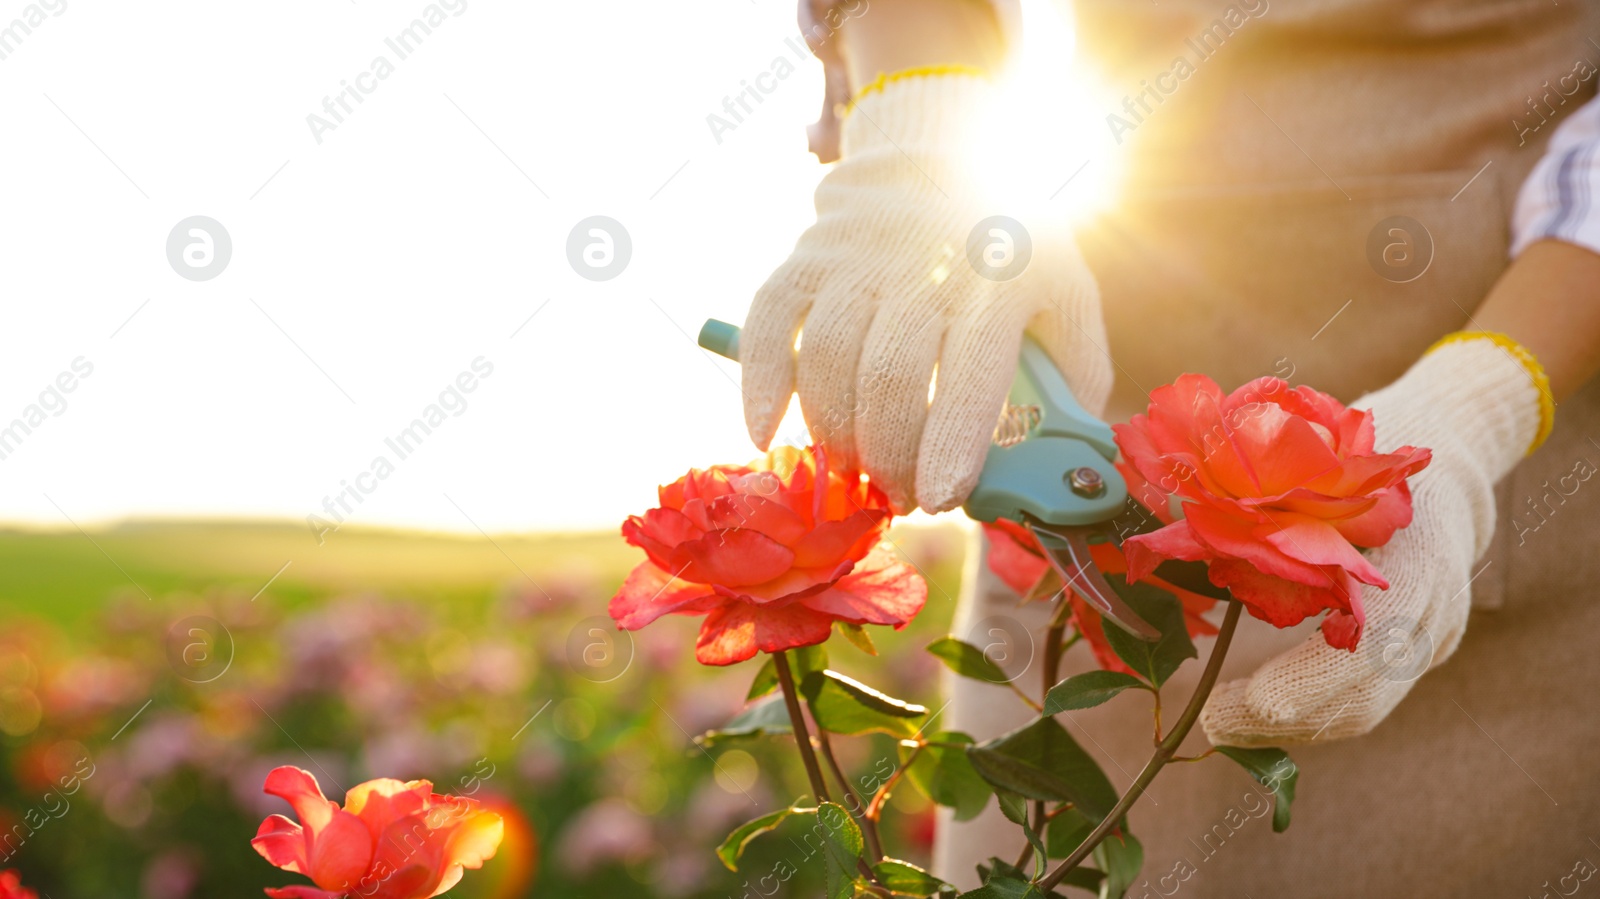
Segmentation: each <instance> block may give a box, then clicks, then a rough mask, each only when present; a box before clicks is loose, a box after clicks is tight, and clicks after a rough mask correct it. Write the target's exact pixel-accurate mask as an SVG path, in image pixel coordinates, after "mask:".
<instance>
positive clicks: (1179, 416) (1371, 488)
mask: <svg viewBox="0 0 1600 899" xmlns="http://www.w3.org/2000/svg"><path fill="white" fill-rule="evenodd" d="M1114 430H1115V432H1116V436H1117V444H1118V446H1120V447H1121V449H1122V453H1123V456H1124V458H1125V461H1124V462H1123V463H1121V464H1120V465H1119V466H1118V468H1119V470H1121V471H1122V473H1123V476H1124V477H1125V478H1126V479H1127V481H1128V486H1129V492H1130V493H1131V494H1132V495H1133V496H1134V497H1135V498H1137V499H1138V500H1139V501H1140V502H1141V503H1143V504H1144V505H1145V506H1146V507H1147V508H1149V509H1150V511H1151V512H1153V513H1154V514H1155V515H1157V516H1158V517H1160V518H1161V520H1162V521H1164V522H1167V524H1166V526H1165V527H1163V528H1161V529H1160V530H1157V531H1154V532H1153V533H1149V534H1140V535H1136V536H1133V537H1129V538H1128V539H1127V541H1126V542H1125V543H1124V551H1125V552H1126V554H1127V563H1128V579H1129V580H1130V581H1138V580H1141V579H1146V578H1148V577H1149V576H1150V574H1151V572H1152V571H1154V570H1155V567H1156V566H1157V565H1158V564H1159V563H1160V562H1161V561H1163V560H1165V559H1183V560H1187V561H1203V562H1207V563H1209V567H1208V577H1209V578H1210V580H1211V583H1213V584H1215V585H1217V586H1219V587H1224V588H1227V589H1228V590H1230V591H1231V592H1232V594H1233V596H1234V598H1235V599H1237V600H1238V601H1239V602H1241V603H1243V604H1244V606H1245V608H1246V609H1248V610H1249V612H1250V614H1251V615H1253V616H1255V617H1256V618H1259V619H1261V620H1263V621H1266V622H1269V623H1271V624H1272V625H1274V626H1276V627H1289V626H1292V625H1295V624H1298V623H1300V622H1301V621H1303V620H1304V619H1306V618H1307V617H1309V616H1312V615H1316V614H1318V613H1320V612H1324V611H1326V612H1328V613H1329V614H1328V617H1327V618H1325V619H1323V622H1322V633H1323V638H1324V639H1325V640H1327V642H1328V644H1329V645H1330V646H1334V647H1337V648H1341V649H1348V650H1351V651H1354V650H1355V647H1356V643H1357V642H1358V641H1359V640H1360V638H1361V629H1362V626H1363V624H1364V623H1365V620H1366V616H1365V612H1364V611H1363V609H1362V606H1361V586H1360V585H1361V584H1371V585H1373V586H1376V587H1379V588H1382V589H1387V588H1388V586H1389V582H1388V581H1387V580H1386V579H1385V578H1384V576H1383V574H1382V573H1380V572H1379V571H1378V570H1377V569H1376V568H1375V567H1373V565H1372V564H1371V563H1370V562H1369V561H1367V559H1366V557H1364V556H1363V555H1362V554H1361V552H1360V551H1359V550H1358V549H1357V547H1373V546H1382V545H1383V544H1384V543H1387V542H1388V541H1389V538H1390V537H1391V536H1393V535H1394V532H1395V531H1396V530H1398V529H1400V528H1403V527H1405V526H1406V525H1408V524H1410V522H1411V491H1410V489H1409V488H1408V487H1407V485H1406V478H1407V477H1409V476H1410V475H1413V474H1416V473H1417V472H1418V471H1421V470H1422V469H1423V468H1424V467H1426V466H1427V464H1428V462H1429V459H1430V454H1429V451H1428V450H1427V449H1419V448H1416V447H1411V446H1403V447H1400V448H1399V449H1398V450H1396V451H1395V452H1392V453H1375V452H1373V430H1372V413H1371V412H1368V411H1365V410H1360V409H1347V408H1345V407H1344V406H1343V405H1342V404H1340V403H1339V401H1338V400H1335V399H1334V398H1333V397H1331V396H1328V395H1327V394H1324V393H1319V392H1317V391H1315V390H1313V389H1311V388H1310V387H1306V386H1300V387H1290V386H1289V385H1288V384H1287V383H1286V382H1284V381H1281V380H1279V379H1277V378H1270V377H1269V378H1260V379H1257V380H1255V381H1252V382H1250V383H1248V384H1246V385H1244V386H1243V387H1240V388H1239V389H1238V390H1235V391H1233V392H1232V393H1230V394H1226V395H1225V394H1223V392H1222V389H1221V388H1220V387H1218V386H1217V384H1216V382H1214V381H1212V380H1211V379H1210V378H1207V377H1205V376H1204V375H1194V374H1187V375H1183V376H1182V377H1180V378H1178V380H1177V381H1175V382H1174V383H1172V384H1170V385H1168V386H1164V387H1159V388H1157V389H1156V390H1155V391H1153V392H1152V393H1151V394H1150V408H1149V412H1148V414H1144V415H1136V416H1134V417H1133V419H1132V420H1130V421H1129V422H1128V423H1126V424H1121V425H1116V426H1115V427H1114ZM1174 497H1175V498H1176V500H1177V501H1178V503H1179V504H1180V505H1179V506H1178V508H1177V509H1176V510H1175V509H1174V508H1173V502H1172V498H1174ZM1179 512H1181V515H1180V514H1178V513H1179Z"/></svg>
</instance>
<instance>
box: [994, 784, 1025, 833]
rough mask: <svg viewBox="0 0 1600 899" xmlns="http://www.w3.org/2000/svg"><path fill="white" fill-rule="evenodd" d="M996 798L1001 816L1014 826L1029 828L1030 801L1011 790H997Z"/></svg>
mask: <svg viewBox="0 0 1600 899" xmlns="http://www.w3.org/2000/svg"><path fill="white" fill-rule="evenodd" d="M994 798H995V800H996V801H998V802H999V803H1000V814H1002V815H1005V816H1006V820H1007V821H1010V822H1011V823H1012V824H1020V825H1021V826H1023V827H1027V826H1028V800H1027V799H1026V798H1024V797H1022V796H1019V795H1017V794H1016V793H1013V792H1011V791H1010V790H996V791H995V793H994Z"/></svg>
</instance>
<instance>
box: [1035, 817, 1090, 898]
mask: <svg viewBox="0 0 1600 899" xmlns="http://www.w3.org/2000/svg"><path fill="white" fill-rule="evenodd" d="M1094 825H1095V822H1094V821H1091V820H1089V818H1088V817H1087V816H1086V815H1084V813H1083V812H1080V811H1078V810H1077V809H1075V808H1069V809H1067V810H1066V811H1064V812H1061V813H1060V814H1057V815H1056V816H1055V817H1054V818H1051V819H1050V823H1049V824H1048V825H1047V826H1046V827H1045V845H1046V846H1047V847H1049V849H1050V857H1051V858H1066V857H1067V856H1069V855H1071V854H1072V850H1074V849H1077V848H1078V847H1079V846H1080V845H1082V844H1083V841H1084V838H1085V837H1087V836H1089V832H1090V831H1092V830H1094ZM1094 889H1096V890H1098V889H1099V887H1098V886H1096V887H1094Z"/></svg>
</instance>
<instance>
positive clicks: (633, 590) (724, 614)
mask: <svg viewBox="0 0 1600 899" xmlns="http://www.w3.org/2000/svg"><path fill="white" fill-rule="evenodd" d="M659 496H660V503H661V505H660V506H659V507H657V508H654V509H651V510H649V511H648V512H646V513H645V514H644V515H635V516H632V517H630V518H629V519H628V520H627V522H626V523H624V524H623V526H622V534H623V536H624V537H625V538H626V539H627V541H628V542H629V543H631V544H633V545H634V546H637V547H639V548H640V549H642V550H644V551H645V554H646V555H647V556H648V557H649V558H648V559H647V560H646V561H645V562H642V563H640V564H639V566H638V567H637V568H635V569H634V570H633V572H632V573H631V574H630V575H629V576H628V579H627V580H626V581H625V582H624V583H623V585H622V587H621V589H620V590H618V591H617V594H616V595H615V596H614V597H612V599H611V604H610V613H611V617H612V618H613V619H615V620H616V622H617V626H618V627H620V628H622V629H624V630H636V629H638V628H641V627H644V626H645V625H647V624H649V623H650V622H652V621H655V620H656V619H657V618H659V617H661V616H662V615H667V614H675V615H704V616H705V622H704V623H703V624H702V625H701V628H700V638H699V642H698V644H697V645H696V647H695V658H697V659H698V660H699V661H700V662H701V663H702V664H706V665H731V664H733V663H735V662H742V661H744V660H746V659H748V658H750V657H752V656H754V655H755V654H756V653H757V652H780V651H782V650H786V649H794V648H797V647H801V646H811V645H814V644H817V643H821V642H823V641H825V640H827V639H828V635H829V633H830V632H831V631H832V628H833V625H834V623H835V622H842V623H845V624H849V625H862V624H881V625H889V626H892V627H894V628H896V629H900V628H903V627H905V626H906V624H907V623H908V622H910V621H911V619H912V618H913V617H915V616H916V614H917V613H918V612H920V611H921V610H922V606H923V603H924V602H925V601H926V600H927V596H928V588H927V584H926V583H924V582H923V580H922V578H921V577H919V576H918V575H917V573H916V572H915V571H914V570H913V569H912V568H911V567H910V566H909V565H906V564H905V563H903V562H901V561H899V560H897V559H896V558H895V557H894V556H893V555H891V554H890V552H889V551H887V550H885V549H882V548H880V547H879V543H880V541H881V540H882V539H883V535H884V532H885V531H886V530H887V529H888V525H889V519H890V511H889V502H888V499H887V498H886V497H885V496H884V494H883V492H882V491H881V490H879V489H877V488H876V487H873V486H872V485H871V484H869V483H867V482H866V481H865V480H864V479H863V478H862V477H861V476H860V474H859V473H857V472H855V471H832V470H830V469H829V467H828V463H827V456H826V454H825V453H823V452H822V451H821V450H820V449H818V450H799V449H795V448H793V447H780V448H778V449H775V450H773V451H772V452H770V453H768V454H767V455H766V457H765V458H763V459H758V460H756V461H755V462H752V463H751V464H749V465H717V466H713V467H711V468H709V469H706V470H704V471H701V470H698V469H697V470H694V471H690V472H689V473H688V474H686V475H684V476H683V477H681V478H679V479H678V480H676V481H674V482H673V483H671V484H669V485H667V486H665V487H662V488H661V490H660V494H659Z"/></svg>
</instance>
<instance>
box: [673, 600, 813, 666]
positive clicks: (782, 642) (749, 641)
mask: <svg viewBox="0 0 1600 899" xmlns="http://www.w3.org/2000/svg"><path fill="white" fill-rule="evenodd" d="M832 631H833V621H832V619H830V618H829V617H828V616H826V615H824V614H822V613H821V612H817V611H813V610H812V609H808V608H806V607H805V606H803V605H800V604H798V603H796V604H793V605H788V606H783V607H775V606H753V605H750V604H749V603H745V602H739V601H737V600H733V601H729V602H726V603H724V604H723V605H721V606H719V607H718V608H716V609H714V610H712V612H711V613H710V614H708V615H706V620H705V623H704V624H702V625H701V626H700V639H699V642H697V643H696V644H695V658H696V659H697V660H698V661H699V662H700V664H702V665H732V664H734V663H735V662H742V661H744V660H745V659H748V658H750V657H751V656H754V655H755V654H756V652H757V651H760V652H778V651H780V650H784V649H795V648H798V647H801V646H814V645H816V644H818V643H821V642H823V641H824V640H827V639H828V635H829V634H830V633H832Z"/></svg>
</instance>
